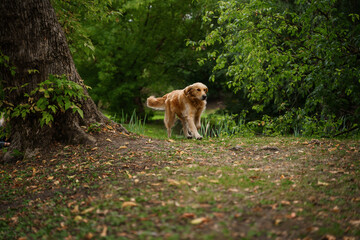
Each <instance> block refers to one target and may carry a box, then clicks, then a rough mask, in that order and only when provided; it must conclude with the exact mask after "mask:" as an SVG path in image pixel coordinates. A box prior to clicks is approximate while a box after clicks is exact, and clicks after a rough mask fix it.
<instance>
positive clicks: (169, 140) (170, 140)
mask: <svg viewBox="0 0 360 240" xmlns="http://www.w3.org/2000/svg"><path fill="white" fill-rule="evenodd" d="M167 141H168V142H175V141H174V140H172V139H168V140H167Z"/></svg>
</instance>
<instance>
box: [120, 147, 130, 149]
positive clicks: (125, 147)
mask: <svg viewBox="0 0 360 240" xmlns="http://www.w3.org/2000/svg"><path fill="white" fill-rule="evenodd" d="M126 148H128V147H127V146H120V147H119V149H126Z"/></svg>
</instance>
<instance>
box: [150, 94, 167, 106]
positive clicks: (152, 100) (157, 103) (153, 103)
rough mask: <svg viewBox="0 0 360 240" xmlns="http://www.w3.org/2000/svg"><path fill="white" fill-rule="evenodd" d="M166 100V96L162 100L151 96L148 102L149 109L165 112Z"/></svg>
mask: <svg viewBox="0 0 360 240" xmlns="http://www.w3.org/2000/svg"><path fill="white" fill-rule="evenodd" d="M165 100H166V95H165V96H163V97H160V98H156V97H154V96H150V97H148V99H147V100H146V105H147V106H148V107H149V108H153V109H155V110H165Z"/></svg>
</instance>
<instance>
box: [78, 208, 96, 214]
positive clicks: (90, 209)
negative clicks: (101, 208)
mask: <svg viewBox="0 0 360 240" xmlns="http://www.w3.org/2000/svg"><path fill="white" fill-rule="evenodd" d="M94 210H95V208H94V207H91V208H87V209H85V210H84V211H82V212H81V214H86V213H89V212H92V211H94Z"/></svg>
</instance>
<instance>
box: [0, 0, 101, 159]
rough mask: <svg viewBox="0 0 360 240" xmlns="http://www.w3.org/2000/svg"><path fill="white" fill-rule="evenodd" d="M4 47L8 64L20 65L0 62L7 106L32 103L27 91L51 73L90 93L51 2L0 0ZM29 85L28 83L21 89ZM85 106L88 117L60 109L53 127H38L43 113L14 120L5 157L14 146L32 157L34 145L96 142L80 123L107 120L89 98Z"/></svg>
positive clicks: (0, 46)
mask: <svg viewBox="0 0 360 240" xmlns="http://www.w3.org/2000/svg"><path fill="white" fill-rule="evenodd" d="M0 50H1V51H2V53H3V54H4V55H5V56H8V57H9V58H10V65H11V66H14V67H16V69H15V72H16V73H15V75H14V76H13V75H12V74H11V72H10V70H9V68H8V67H5V66H4V65H1V66H0V68H1V69H0V70H1V75H0V79H1V80H2V83H3V87H4V92H5V99H4V105H5V106H6V104H7V106H10V105H11V104H12V105H14V106H18V105H19V104H21V103H25V102H26V101H28V98H26V97H25V96H24V93H30V92H31V91H32V90H33V89H34V88H36V87H37V86H38V85H37V84H38V83H40V82H42V81H44V80H46V79H48V77H49V74H53V75H63V74H65V75H66V76H67V78H68V80H71V81H74V82H76V83H78V84H80V85H81V86H83V88H84V91H85V94H86V95H88V93H87V90H86V88H85V86H84V84H83V81H82V80H81V78H80V76H79V74H78V73H77V71H76V68H75V65H74V62H73V59H72V57H71V54H70V50H69V47H68V45H67V42H66V38H65V34H64V32H63V30H62V28H61V26H60V24H59V23H58V21H57V19H56V14H55V11H54V9H53V7H52V6H51V3H50V1H49V0H26V1H24V0H2V1H1V3H0ZM29 70H30V71H29ZM32 70H37V71H36V72H34V71H32ZM25 83H28V85H27V86H26V87H21V86H22V85H24V84H25ZM11 88H13V90H12V91H10V89H11ZM35 98H36V96H35ZM81 109H82V110H83V112H84V118H81V117H80V116H79V114H77V113H73V112H72V111H71V109H70V110H67V111H65V112H62V113H60V112H58V113H57V114H56V115H55V116H54V122H53V124H52V126H51V127H50V126H48V125H44V126H43V127H40V124H39V114H28V115H27V116H26V118H25V120H24V119H23V118H21V117H17V118H11V119H10V121H9V124H10V126H11V133H10V140H11V147H10V149H9V151H8V153H7V154H6V155H5V157H4V158H5V160H10V159H11V158H12V154H11V152H12V151H13V150H14V149H17V151H20V152H23V153H24V154H25V157H30V156H32V155H34V153H35V150H36V149H37V150H38V149H41V148H46V147H47V146H48V144H49V143H50V142H52V141H55V140H57V141H65V142H68V143H89V142H94V141H96V140H95V139H94V138H93V137H91V136H89V135H88V134H86V133H85V131H84V128H82V126H87V125H89V124H91V123H94V122H99V123H104V122H106V121H107V119H106V117H104V115H103V114H102V113H101V112H100V111H98V109H97V107H96V105H95V104H94V102H93V101H92V99H91V98H90V97H88V98H87V99H86V100H82V101H81ZM40 116H41V115H40Z"/></svg>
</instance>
